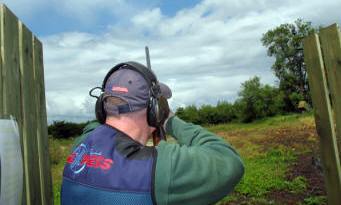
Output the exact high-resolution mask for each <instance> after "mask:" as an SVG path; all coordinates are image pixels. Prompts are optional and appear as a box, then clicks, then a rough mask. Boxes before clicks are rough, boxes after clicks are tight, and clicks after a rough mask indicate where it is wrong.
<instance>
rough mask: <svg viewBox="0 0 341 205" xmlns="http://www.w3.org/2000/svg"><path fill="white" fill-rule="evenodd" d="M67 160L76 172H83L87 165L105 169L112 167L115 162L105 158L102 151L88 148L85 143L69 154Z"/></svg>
mask: <svg viewBox="0 0 341 205" xmlns="http://www.w3.org/2000/svg"><path fill="white" fill-rule="evenodd" d="M66 162H67V163H68V164H70V169H71V171H72V172H73V173H75V174H78V173H80V172H82V171H83V170H84V168H85V167H87V168H99V169H101V170H104V171H105V170H108V169H110V168H111V166H112V164H113V160H112V159H110V158H105V157H104V156H102V153H100V152H96V151H94V150H93V149H88V147H87V146H86V145H85V144H83V143H82V144H81V145H79V146H78V147H77V148H76V149H75V151H74V152H72V154H71V155H69V156H68V158H67V160H66Z"/></svg>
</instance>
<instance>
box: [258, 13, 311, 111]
mask: <svg viewBox="0 0 341 205" xmlns="http://www.w3.org/2000/svg"><path fill="white" fill-rule="evenodd" d="M316 31H317V29H316V28H314V27H313V26H312V25H311V22H306V21H303V20H302V19H297V20H296V21H295V22H294V23H293V24H281V25H280V26H278V27H276V28H274V29H272V30H269V31H268V32H266V33H265V34H263V37H262V39H261V41H262V43H263V45H264V46H265V47H267V49H268V51H267V54H268V56H271V57H275V59H276V60H275V63H274V64H273V65H272V70H273V71H274V73H275V75H276V77H277V78H278V79H279V89H280V90H281V91H282V92H283V93H284V98H283V101H284V103H285V110H286V111H295V110H296V109H297V105H296V104H295V102H293V101H292V100H291V98H292V97H291V98H290V96H291V95H292V93H296V94H294V96H296V97H297V96H298V95H300V96H302V98H303V99H304V100H306V101H307V102H308V103H309V104H311V99H310V95H309V86H308V77H307V70H306V67H305V65H304V56H303V38H304V37H306V36H307V35H309V34H311V33H314V32H316Z"/></svg>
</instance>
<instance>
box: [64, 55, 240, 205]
mask: <svg viewBox="0 0 341 205" xmlns="http://www.w3.org/2000/svg"><path fill="white" fill-rule="evenodd" d="M102 90H103V94H102V95H101V96H99V98H98V100H97V102H96V117H97V120H98V123H97V122H96V123H91V124H89V125H88V126H87V127H86V128H85V129H84V133H83V135H82V136H81V137H80V138H79V139H78V142H77V143H76V145H75V147H74V149H73V152H72V153H71V155H70V156H69V157H68V159H67V163H66V165H65V168H64V174H63V184H62V191H61V203H62V205H95V204H98V205H109V204H110V205H113V204H118V205H121V204H122V205H128V204H129V205H134V204H136V205H148V204H160V205H163V204H165V205H171V204H186V205H187V204H195V205H198V204H205V205H206V204H213V203H215V202H217V201H219V200H220V199H221V198H223V197H224V196H226V195H227V194H228V193H229V192H231V191H232V190H233V188H234V187H235V186H236V184H237V183H238V182H239V181H240V179H241V177H242V176H243V173H244V167H243V164H242V161H241V159H240V157H239V155H238V153H237V152H236V151H235V150H234V149H233V148H232V147H231V146H230V145H229V144H228V143H226V142H225V141H224V140H223V139H221V138H220V137H218V136H216V135H215V134H213V133H211V132H209V131H207V130H205V129H204V128H202V127H201V126H198V125H194V124H191V123H186V122H184V121H183V120H181V119H179V118H178V117H176V116H174V114H173V113H172V112H170V110H169V107H168V102H167V99H169V98H170V97H171V95H172V93H171V90H170V89H169V88H168V86H166V85H165V84H162V83H160V82H158V80H157V78H156V76H155V74H154V73H153V72H152V71H151V70H150V69H148V68H146V67H145V66H143V65H141V64H139V63H136V62H127V63H121V64H118V65H116V66H115V67H114V68H112V69H111V70H110V71H109V73H108V74H107V75H106V77H105V78H104V81H103V85H102ZM164 131H166V133H167V134H168V135H170V136H172V137H173V138H174V139H175V140H176V141H177V144H175V143H168V142H167V141H165V140H163V139H165V137H164ZM156 133H157V135H158V137H159V138H161V139H162V140H161V141H160V142H159V144H158V145H157V146H154V147H150V146H146V143H147V141H148V140H149V139H151V137H152V136H153V135H154V136H155V134H156Z"/></svg>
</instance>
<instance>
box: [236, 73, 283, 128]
mask: <svg viewBox="0 0 341 205" xmlns="http://www.w3.org/2000/svg"><path fill="white" fill-rule="evenodd" d="M241 87H242V89H241V91H240V92H239V94H238V95H239V98H238V99H237V100H236V102H235V107H236V108H235V109H237V110H238V117H239V118H240V119H241V121H243V122H251V121H253V120H255V119H259V118H262V117H266V116H273V115H276V114H279V113H281V112H282V108H283V101H282V93H281V92H279V90H278V88H275V87H272V86H270V85H262V84H261V83H260V78H259V77H257V76H255V77H253V78H251V79H250V80H247V81H245V82H244V83H242V86H241Z"/></svg>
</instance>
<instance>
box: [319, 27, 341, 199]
mask: <svg viewBox="0 0 341 205" xmlns="http://www.w3.org/2000/svg"><path fill="white" fill-rule="evenodd" d="M319 36H320V41H321V47H322V53H323V60H324V64H325V67H326V71H327V72H326V73H327V81H328V85H329V91H330V94H331V99H332V105H333V109H334V114H335V124H336V140H337V142H338V149H339V158H340V159H341V93H340V91H341V36H340V32H339V28H338V26H337V24H334V25H331V26H329V27H327V28H324V29H321V31H320V35H319ZM340 200H341V199H340Z"/></svg>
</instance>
